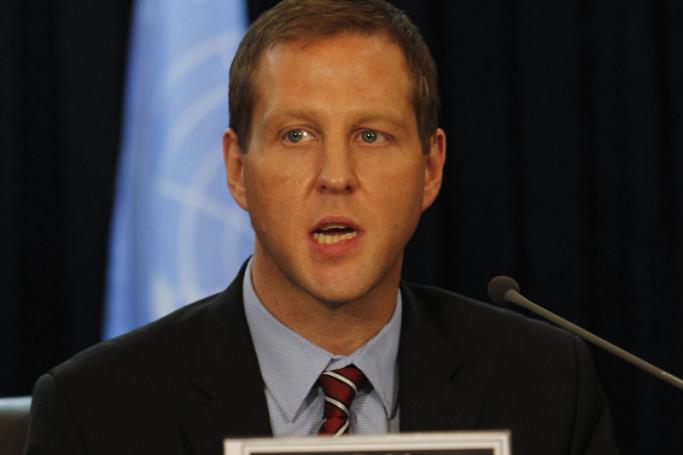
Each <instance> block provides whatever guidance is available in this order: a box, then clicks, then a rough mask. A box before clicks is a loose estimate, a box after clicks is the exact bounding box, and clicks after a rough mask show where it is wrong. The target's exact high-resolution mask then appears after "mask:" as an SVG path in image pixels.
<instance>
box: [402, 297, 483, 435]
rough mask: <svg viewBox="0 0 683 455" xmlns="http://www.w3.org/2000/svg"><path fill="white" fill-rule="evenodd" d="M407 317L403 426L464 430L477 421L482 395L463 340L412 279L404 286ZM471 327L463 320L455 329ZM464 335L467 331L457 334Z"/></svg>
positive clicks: (403, 332) (403, 340) (431, 429)
mask: <svg viewBox="0 0 683 455" xmlns="http://www.w3.org/2000/svg"><path fill="white" fill-rule="evenodd" d="M401 295H402V297H403V303H404V306H403V321H402V325H401V340H400V344H399V406H400V412H401V417H400V427H401V431H402V432H408V431H439V430H442V431H443V430H465V429H472V428H474V427H475V425H476V422H477V419H478V416H479V411H480V408H481V400H480V395H479V392H478V386H477V383H476V381H473V380H472V378H471V375H469V374H468V372H467V364H466V363H465V361H464V356H463V355H461V349H463V348H464V346H459V343H457V342H453V341H452V340H450V339H449V338H450V337H449V336H448V335H447V334H445V333H444V332H443V330H442V329H440V328H439V326H438V325H437V324H436V321H438V317H439V314H438V311H436V312H434V311H435V310H436V308H429V312H430V313H429V314H427V311H426V310H425V309H423V308H422V305H429V303H428V302H418V300H417V298H416V296H415V294H414V293H413V292H412V290H411V289H410V287H409V286H408V285H403V286H402V288H401ZM460 330H463V331H464V330H467V329H466V327H465V326H464V325H463V324H458V325H456V326H455V327H449V334H450V332H451V331H452V332H454V333H458V331H460ZM457 338H458V339H459V340H462V339H463V337H457Z"/></svg>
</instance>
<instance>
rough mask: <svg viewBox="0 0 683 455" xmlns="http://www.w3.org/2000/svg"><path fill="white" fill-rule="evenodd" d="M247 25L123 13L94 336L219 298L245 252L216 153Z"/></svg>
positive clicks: (153, 2)
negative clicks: (112, 180) (114, 160)
mask: <svg viewBox="0 0 683 455" xmlns="http://www.w3.org/2000/svg"><path fill="white" fill-rule="evenodd" d="M246 24H247V15H246V7H245V5H244V4H243V2H242V1H234V0H233V1H230V0H173V1H169V0H138V1H137V2H136V3H135V5H134V8H133V17H132V27H131V36H130V42H129V43H130V44H129V56H128V74H127V80H126V99H125V109H124V122H123V137H122V147H121V155H120V159H119V164H118V176H117V187H116V200H115V203H114V212H113V217H112V228H111V239H110V252H109V271H108V277H107V294H106V311H105V321H104V322H105V324H104V334H103V335H104V337H105V338H109V337H111V336H115V335H118V334H120V333H123V332H126V331H128V330H131V329H132V328H135V327H137V326H140V325H142V324H145V323H147V322H149V321H152V320H154V319H157V318H159V317H161V316H163V315H164V314H167V313H169V312H171V311H173V310H175V309H177V308H179V307H180V306H182V305H185V304H187V303H190V302H192V301H194V300H196V299H198V298H201V297H203V296H206V295H209V294H212V293H215V292H218V291H220V290H222V289H224V288H225V287H226V286H227V284H228V283H229V281H230V280H231V279H232V278H233V276H234V275H235V273H236V272H237V271H238V269H239V267H240V265H241V264H242V262H243V261H244V259H245V258H246V257H247V256H248V255H249V254H250V253H251V250H252V246H253V233H252V230H251V227H250V225H249V218H248V216H247V214H246V213H245V212H244V211H243V210H242V209H240V208H239V207H238V206H237V205H236V204H235V203H234V202H233V200H232V198H231V197H230V194H229V192H228V190H227V186H226V179H225V169H224V166H223V161H222V149H221V135H222V132H223V130H224V129H225V128H226V127H227V125H228V114H227V87H228V86H227V81H228V69H229V65H230V62H231V61H232V57H233V55H234V53H235V50H236V48H237V45H238V44H239V41H240V39H241V37H242V34H243V33H244V31H245V29H246Z"/></svg>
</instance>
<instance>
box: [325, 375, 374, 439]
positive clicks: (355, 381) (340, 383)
mask: <svg viewBox="0 0 683 455" xmlns="http://www.w3.org/2000/svg"><path fill="white" fill-rule="evenodd" d="M319 382H320V386H321V387H322V389H323V392H324V393H325V411H324V420H323V423H322V426H321V427H320V434H334V435H336V436H339V435H341V434H344V433H345V432H346V431H347V429H348V427H349V415H350V409H351V402H352V401H353V399H354V398H355V397H356V395H357V394H358V392H359V391H360V390H361V389H362V388H363V387H364V386H365V385H366V384H367V382H368V380H367V378H366V377H365V375H364V374H363V372H362V371H360V370H359V369H358V368H357V367H356V366H355V365H349V366H348V367H345V368H339V369H338V370H331V371H324V372H323V373H322V374H321V375H320V380H319Z"/></svg>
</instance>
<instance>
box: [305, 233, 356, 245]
mask: <svg viewBox="0 0 683 455" xmlns="http://www.w3.org/2000/svg"><path fill="white" fill-rule="evenodd" d="M357 235H358V233H357V232H348V233H346V234H341V235H328V234H321V233H319V232H315V233H313V240H315V241H316V242H318V243H321V244H324V245H330V244H333V243H337V242H341V241H342V240H349V239H352V238H354V237H356V236H357Z"/></svg>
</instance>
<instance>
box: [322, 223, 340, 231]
mask: <svg viewBox="0 0 683 455" xmlns="http://www.w3.org/2000/svg"><path fill="white" fill-rule="evenodd" d="M345 227H346V226H344V225H343V224H328V225H327V226H325V227H323V228H321V229H320V230H321V231H329V230H332V229H344V228H345Z"/></svg>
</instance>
